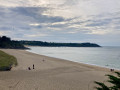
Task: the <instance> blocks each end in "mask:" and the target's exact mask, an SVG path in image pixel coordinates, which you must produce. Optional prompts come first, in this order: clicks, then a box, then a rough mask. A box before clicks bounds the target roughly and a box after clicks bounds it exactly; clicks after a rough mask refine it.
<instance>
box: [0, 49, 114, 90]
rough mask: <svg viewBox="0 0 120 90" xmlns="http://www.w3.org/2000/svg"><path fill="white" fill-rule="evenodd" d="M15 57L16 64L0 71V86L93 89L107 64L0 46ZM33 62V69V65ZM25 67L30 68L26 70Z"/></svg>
mask: <svg viewBox="0 0 120 90" xmlns="http://www.w3.org/2000/svg"><path fill="white" fill-rule="evenodd" d="M1 50H2V51H4V52H6V53H8V54H10V55H13V56H15V57H16V58H17V61H18V66H17V67H13V68H12V70H11V71H8V72H0V90H95V89H94V87H95V86H96V85H95V84H94V81H101V82H103V81H105V80H107V77H105V74H112V73H113V72H110V70H109V69H107V68H102V67H97V66H92V65H87V64H82V63H76V62H72V61H67V60H63V59H58V58H53V57H48V56H43V55H38V54H34V53H30V52H27V51H25V50H15V49H1ZM33 64H34V67H35V69H33ZM28 67H30V68H31V70H28Z"/></svg>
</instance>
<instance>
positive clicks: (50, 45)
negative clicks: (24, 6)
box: [20, 41, 101, 47]
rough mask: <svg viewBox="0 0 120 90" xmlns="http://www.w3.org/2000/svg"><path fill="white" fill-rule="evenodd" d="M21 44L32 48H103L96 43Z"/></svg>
mask: <svg viewBox="0 0 120 90" xmlns="http://www.w3.org/2000/svg"><path fill="white" fill-rule="evenodd" d="M20 43H21V44H24V45H30V46H46V47H101V46H100V45H98V44H94V43H55V42H43V41H20Z"/></svg>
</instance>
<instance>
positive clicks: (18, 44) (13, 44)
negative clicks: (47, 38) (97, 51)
mask: <svg viewBox="0 0 120 90" xmlns="http://www.w3.org/2000/svg"><path fill="white" fill-rule="evenodd" d="M25 45H29V46H44V47H101V46H100V45H98V44H95V43H56V42H43V41H27V40H21V41H16V40H11V39H10V38H9V37H7V36H2V37H0V48H5V49H28V48H27V47H25Z"/></svg>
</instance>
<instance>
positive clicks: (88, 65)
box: [25, 50, 120, 71]
mask: <svg viewBox="0 0 120 90" xmlns="http://www.w3.org/2000/svg"><path fill="white" fill-rule="evenodd" d="M25 51H27V50H25ZM27 52H30V53H33V54H37V55H41V56H45V57H49V58H54V59H56V60H64V61H68V62H72V63H76V64H80V65H83V66H87V67H96V68H99V69H100V68H101V69H106V70H109V71H110V69H114V70H115V71H120V69H117V68H110V67H105V66H100V65H95V64H89V63H81V62H77V61H72V60H68V59H62V58H57V57H52V56H47V55H42V54H38V53H36V52H31V51H27Z"/></svg>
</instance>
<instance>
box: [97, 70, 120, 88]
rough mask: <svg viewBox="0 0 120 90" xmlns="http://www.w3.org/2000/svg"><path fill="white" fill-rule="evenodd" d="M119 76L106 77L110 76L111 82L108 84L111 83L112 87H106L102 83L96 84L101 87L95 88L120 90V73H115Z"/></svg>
mask: <svg viewBox="0 0 120 90" xmlns="http://www.w3.org/2000/svg"><path fill="white" fill-rule="evenodd" d="M115 74H116V75H117V76H114V75H106V76H108V78H109V80H107V82H109V83H111V84H112V86H109V87H108V86H106V85H105V84H104V83H102V82H96V81H95V83H96V84H97V85H99V87H95V88H96V89H97V90H120V72H115Z"/></svg>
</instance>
